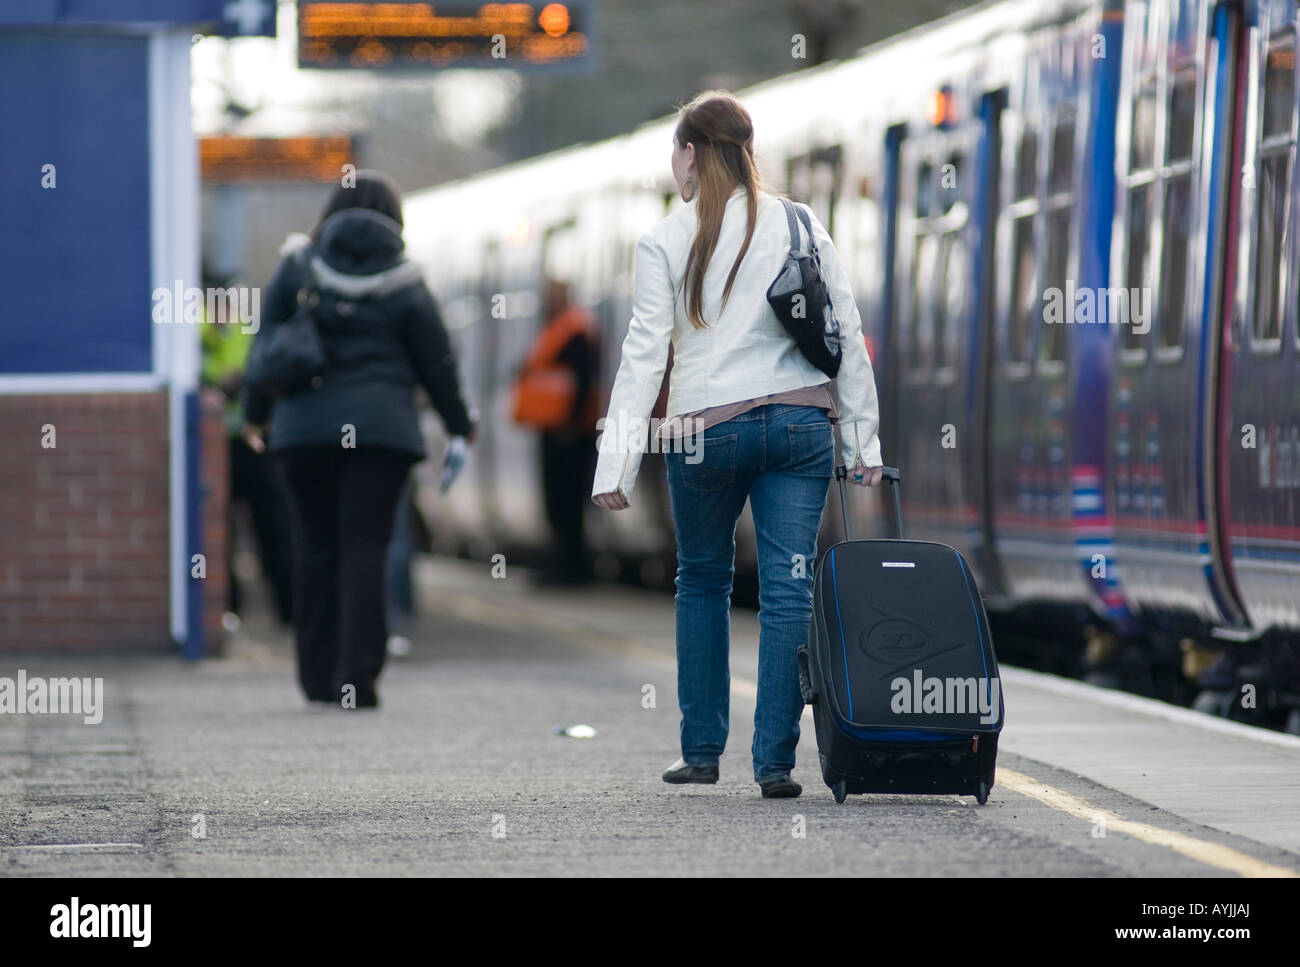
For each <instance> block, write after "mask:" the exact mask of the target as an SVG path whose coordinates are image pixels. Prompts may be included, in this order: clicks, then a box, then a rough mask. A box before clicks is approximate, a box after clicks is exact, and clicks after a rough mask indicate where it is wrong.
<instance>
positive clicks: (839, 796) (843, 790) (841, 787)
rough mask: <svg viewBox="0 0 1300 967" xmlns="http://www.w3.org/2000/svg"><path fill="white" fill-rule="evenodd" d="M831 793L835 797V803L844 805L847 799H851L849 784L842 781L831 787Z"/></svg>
mask: <svg viewBox="0 0 1300 967" xmlns="http://www.w3.org/2000/svg"><path fill="white" fill-rule="evenodd" d="M831 792H832V793H834V795H835V801H836V802H837V803H842V802H844V800H845V799H848V798H849V784H848V783H847V782H845V781H844V780H843V779H841V780H840V781H839V782H837V783H835V785H833V786H831Z"/></svg>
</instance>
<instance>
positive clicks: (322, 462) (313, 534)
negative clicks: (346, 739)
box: [278, 446, 416, 707]
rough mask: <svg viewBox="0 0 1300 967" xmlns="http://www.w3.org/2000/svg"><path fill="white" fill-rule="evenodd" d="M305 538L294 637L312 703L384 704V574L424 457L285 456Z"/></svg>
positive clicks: (359, 452)
mask: <svg viewBox="0 0 1300 967" xmlns="http://www.w3.org/2000/svg"><path fill="white" fill-rule="evenodd" d="M278 456H279V459H280V466H281V469H282V471H283V473H284V479H285V482H286V484H287V485H288V490H289V494H290V499H291V503H292V504H293V510H294V519H295V523H296V525H297V534H296V536H297V539H296V541H295V555H294V604H295V609H294V634H295V638H296V642H297V651H298V681H299V683H300V684H301V685H302V689H303V691H304V692H305V693H306V695H307V698H309V699H313V700H317V701H333V702H339V701H340V700H342V699H343V698H344V697H345V696H346V695H347V694H348V693H347V692H346V691H345V689H346V688H347V686H349V685H350V686H353V687H354V688H355V689H356V691H355V697H356V704H357V706H358V707H364V706H370V705H375V704H376V703H377V701H378V698H377V694H376V691H375V681H376V679H377V678H378V677H379V673H380V671H381V670H382V669H383V667H384V658H385V656H386V654H387V648H386V646H387V641H388V624H387V618H386V614H385V575H384V567H385V560H386V557H387V553H388V541H389V538H390V537H391V536H392V530H393V512H394V510H395V509H396V507H397V499H398V497H399V495H400V494H401V491H402V484H403V483H404V482H405V480H406V476H407V474H408V473H409V471H410V468H411V464H413V463H414V462H416V457H415V455H414V454H410V453H405V452H403V451H400V450H390V449H386V448H383V447H368V448H366V447H358V448H356V449H345V448H344V447H340V446H327V447H290V448H287V449H284V450H281V451H279V452H278Z"/></svg>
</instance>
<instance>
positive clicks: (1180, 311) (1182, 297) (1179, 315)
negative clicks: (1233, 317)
mask: <svg viewBox="0 0 1300 967" xmlns="http://www.w3.org/2000/svg"><path fill="white" fill-rule="evenodd" d="M1164 205H1165V207H1164V242H1163V245H1164V252H1163V255H1162V256H1161V262H1162V264H1161V268H1160V298H1159V299H1158V300H1157V306H1158V308H1159V325H1160V347H1161V348H1162V349H1178V348H1180V347H1181V346H1182V344H1183V325H1184V322H1185V321H1186V317H1187V249H1188V245H1189V244H1190V242H1191V237H1192V176H1191V174H1190V173H1187V174H1181V175H1176V176H1173V177H1171V178H1169V180H1168V181H1166V182H1165V197H1164ZM1137 308H1138V307H1137V306H1133V305H1132V304H1130V306H1129V320H1128V321H1129V322H1130V323H1132V322H1134V321H1135V320H1134V317H1133V316H1134V312H1135V310H1136V309H1137ZM1146 308H1147V311H1148V313H1149V311H1150V304H1149V303H1147V304H1146ZM1151 321H1152V320H1151V319H1150V318H1147V319H1145V320H1143V322H1144V323H1150V322H1151ZM1130 328H1132V326H1130Z"/></svg>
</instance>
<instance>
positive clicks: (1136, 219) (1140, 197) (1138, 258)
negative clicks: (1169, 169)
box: [1121, 184, 1155, 349]
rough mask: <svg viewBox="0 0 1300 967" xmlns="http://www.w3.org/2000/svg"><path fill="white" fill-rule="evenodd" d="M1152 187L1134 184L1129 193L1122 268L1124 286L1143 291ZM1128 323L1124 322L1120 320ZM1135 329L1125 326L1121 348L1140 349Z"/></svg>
mask: <svg viewBox="0 0 1300 967" xmlns="http://www.w3.org/2000/svg"><path fill="white" fill-rule="evenodd" d="M1154 194H1155V192H1154V190H1153V186H1152V185H1150V184H1145V185H1137V186H1135V187H1133V188H1130V189H1129V193H1128V251H1127V264H1126V266H1125V279H1124V284H1125V286H1126V287H1127V288H1128V289H1129V290H1130V291H1132V290H1133V289H1139V290H1141V289H1145V288H1146V284H1147V271H1146V266H1147V252H1148V250H1149V248H1150V246H1151V214H1152V213H1151V199H1152V198H1153V197H1154ZM1121 321H1125V322H1126V321H1127V320H1121ZM1136 328H1137V327H1135V326H1130V325H1125V326H1124V348H1125V349H1141V348H1142V334H1141V333H1139V332H1136V331H1135V330H1136Z"/></svg>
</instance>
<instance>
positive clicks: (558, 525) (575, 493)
mask: <svg viewBox="0 0 1300 967" xmlns="http://www.w3.org/2000/svg"><path fill="white" fill-rule="evenodd" d="M595 472H596V438H595V437H594V436H589V435H587V434H579V435H576V436H569V435H564V434H558V433H543V434H542V490H543V492H544V496H545V502H546V519H547V521H548V522H549V523H550V525H551V530H552V531H553V532H554V534H555V541H556V548H555V550H556V553H555V556H554V560H553V562H552V565H551V566H552V567H553V568H554V569H555V570H556V571H557V572H559V574H560V576H562V577H566V578H583V577H587V576H589V575H590V574H591V554H590V552H589V551H588V550H587V536H586V528H585V525H584V512H585V510H586V508H587V505H588V504H589V503H590V502H591V479H592V476H593V475H594V474H595Z"/></svg>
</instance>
